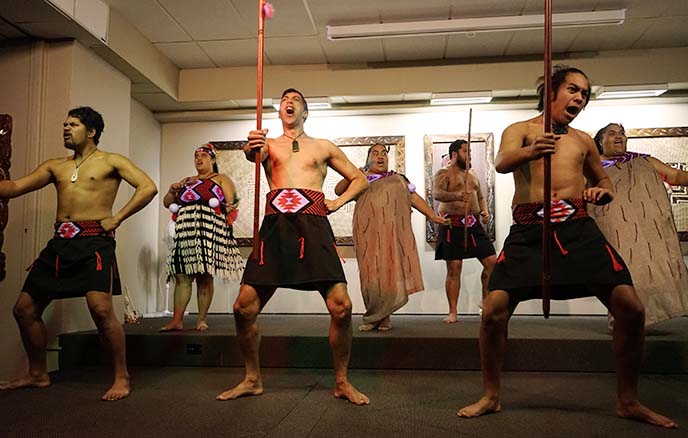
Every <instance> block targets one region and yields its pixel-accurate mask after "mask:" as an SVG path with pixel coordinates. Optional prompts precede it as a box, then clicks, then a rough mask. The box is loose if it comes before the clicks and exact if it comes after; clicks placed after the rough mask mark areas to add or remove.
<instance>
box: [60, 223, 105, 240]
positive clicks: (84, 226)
mask: <svg viewBox="0 0 688 438" xmlns="http://www.w3.org/2000/svg"><path fill="white" fill-rule="evenodd" d="M93 236H102V237H113V238H114V237H115V232H114V230H113V231H105V229H103V227H102V226H101V225H100V222H98V221H72V222H55V235H54V237H58V238H60V239H75V238H77V237H93Z"/></svg>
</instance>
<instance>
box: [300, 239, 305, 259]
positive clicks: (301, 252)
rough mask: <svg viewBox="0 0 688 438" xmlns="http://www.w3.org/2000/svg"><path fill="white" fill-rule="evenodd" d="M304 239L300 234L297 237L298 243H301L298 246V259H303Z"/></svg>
mask: <svg viewBox="0 0 688 438" xmlns="http://www.w3.org/2000/svg"><path fill="white" fill-rule="evenodd" d="M305 241H306V239H305V238H304V237H303V236H302V237H299V243H300V244H301V247H300V248H299V260H303V251H304V243H305Z"/></svg>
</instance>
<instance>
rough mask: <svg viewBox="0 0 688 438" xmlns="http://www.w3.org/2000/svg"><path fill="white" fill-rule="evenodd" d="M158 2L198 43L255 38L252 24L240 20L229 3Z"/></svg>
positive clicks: (214, 0)
mask: <svg viewBox="0 0 688 438" xmlns="http://www.w3.org/2000/svg"><path fill="white" fill-rule="evenodd" d="M158 1H159V2H160V4H161V5H162V6H163V7H164V8H165V10H167V12H168V13H170V14H171V15H172V17H173V18H174V19H175V20H176V21H177V23H179V24H180V25H181V26H182V28H183V29H184V30H185V31H186V33H188V34H189V35H190V36H191V37H192V38H193V39H194V40H196V41H198V40H206V41H207V40H229V39H239V38H252V37H255V32H256V31H255V26H253V25H252V23H253V22H251V20H247V19H246V18H244V17H241V16H240V15H239V13H238V11H237V10H236V9H235V8H234V7H233V5H232V3H231V2H229V1H227V0H203V1H202V2H194V1H189V0H158ZM256 20H257V18H256Z"/></svg>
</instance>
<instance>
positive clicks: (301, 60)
mask: <svg viewBox="0 0 688 438" xmlns="http://www.w3.org/2000/svg"><path fill="white" fill-rule="evenodd" d="M265 54H266V55H267V57H268V58H269V59H270V63H271V64H287V65H291V64H324V63H325V61H326V60H325V54H324V53H323V50H322V47H320V43H319V42H318V37H292V38H267V39H266V40H265Z"/></svg>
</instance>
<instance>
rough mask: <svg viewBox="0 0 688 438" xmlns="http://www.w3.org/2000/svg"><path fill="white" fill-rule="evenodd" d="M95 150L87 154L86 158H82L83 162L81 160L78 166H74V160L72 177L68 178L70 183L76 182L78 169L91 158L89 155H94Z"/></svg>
mask: <svg viewBox="0 0 688 438" xmlns="http://www.w3.org/2000/svg"><path fill="white" fill-rule="evenodd" d="M96 150H97V149H93V150H92V151H91V153H90V154H88V155H86V158H84V159H83V160H81V162H80V163H79V164H76V158H74V172H72V177H71V178H69V180H70V181H71V182H73V183H75V182H76V180H77V179H79V167H81V165H82V164H84V162H86V160H88V159H89V158H91V155H93V153H94V152H95V151H96Z"/></svg>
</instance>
